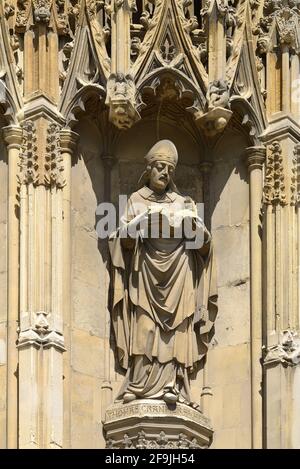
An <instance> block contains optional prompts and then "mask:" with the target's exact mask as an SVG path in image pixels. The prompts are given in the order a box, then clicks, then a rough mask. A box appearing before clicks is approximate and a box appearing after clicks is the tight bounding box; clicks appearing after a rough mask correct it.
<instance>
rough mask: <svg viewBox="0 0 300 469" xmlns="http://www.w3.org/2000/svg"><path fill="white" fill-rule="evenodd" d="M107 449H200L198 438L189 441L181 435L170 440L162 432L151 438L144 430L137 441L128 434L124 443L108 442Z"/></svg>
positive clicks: (110, 440)
mask: <svg viewBox="0 0 300 469" xmlns="http://www.w3.org/2000/svg"><path fill="white" fill-rule="evenodd" d="M107 448H108V449H113V448H123V449H200V448H204V446H200V445H199V444H198V442H197V439H196V438H192V439H189V438H188V437H187V436H186V435H185V434H184V433H180V434H179V435H178V436H177V437H176V438H172V439H171V438H169V437H168V436H167V435H166V434H165V432H163V431H162V432H160V433H159V435H158V436H157V437H155V436H154V435H153V436H152V437H149V436H147V435H146V433H145V432H144V431H143V430H142V431H141V432H139V433H138V435H137V439H136V440H132V439H131V438H130V437H129V436H128V435H127V434H125V435H124V438H123V441H122V442H121V443H119V444H116V442H115V441H114V440H112V439H109V440H108V441H107Z"/></svg>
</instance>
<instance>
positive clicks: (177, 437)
mask: <svg viewBox="0 0 300 469" xmlns="http://www.w3.org/2000/svg"><path fill="white" fill-rule="evenodd" d="M162 429H163V431H162ZM104 432H105V439H106V443H107V448H136V449H179V448H186V449H192V448H208V447H209V446H210V444H211V441H212V434H213V431H212V427H211V424H210V422H209V420H208V419H207V418H206V417H205V416H204V415H203V414H202V413H201V412H199V411H198V410H195V409H193V408H191V407H189V406H187V405H185V404H179V403H177V404H176V407H175V406H174V407H173V406H168V405H167V404H166V403H165V402H164V401H153V400H151V399H140V400H137V401H134V402H132V403H130V404H123V403H120V404H114V405H112V406H110V407H109V408H108V409H107V411H106V414H105V421H104Z"/></svg>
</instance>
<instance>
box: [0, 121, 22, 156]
mask: <svg viewBox="0 0 300 469" xmlns="http://www.w3.org/2000/svg"><path fill="white" fill-rule="evenodd" d="M2 133H3V138H4V141H5V143H6V145H7V148H8V150H10V149H12V148H16V149H18V150H19V149H20V148H21V145H22V140H23V132H22V128H21V127H18V126H17V125H9V126H8V127H3V129H2Z"/></svg>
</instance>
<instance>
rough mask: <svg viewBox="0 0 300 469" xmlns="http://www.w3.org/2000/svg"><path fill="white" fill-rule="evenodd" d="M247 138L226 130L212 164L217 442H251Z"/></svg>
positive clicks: (211, 364) (211, 362)
mask: <svg viewBox="0 0 300 469" xmlns="http://www.w3.org/2000/svg"><path fill="white" fill-rule="evenodd" d="M243 148H245V143H244V142H243V140H242V139H241V138H240V137H239V136H237V135H236V134H232V135H230V134H229V135H227V138H226V139H225V140H223V141H222V142H220V144H219V145H218V147H217V148H216V154H215V165H214V168H213V169H212V175H211V185H210V198H211V207H210V209H211V211H212V215H211V230H212V235H213V240H214V245H215V250H216V259H217V271H218V293H219V312H218V317H217V320H216V324H215V336H214V338H213V341H212V349H211V350H210V352H209V354H208V369H209V373H208V384H209V385H210V386H211V387H212V393H213V398H212V399H211V406H210V408H211V410H210V413H211V418H212V423H213V427H214V429H215V435H214V443H213V448H249V447H250V446H251V383H250V283H249V280H250V279H249V276H250V268H249V262H250V258H249V186H248V173H247V167H246V165H245V164H244V161H243Z"/></svg>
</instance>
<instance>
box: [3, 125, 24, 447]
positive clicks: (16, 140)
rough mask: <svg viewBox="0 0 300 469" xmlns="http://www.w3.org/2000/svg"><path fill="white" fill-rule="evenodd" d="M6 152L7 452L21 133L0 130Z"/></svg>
mask: <svg viewBox="0 0 300 469" xmlns="http://www.w3.org/2000/svg"><path fill="white" fill-rule="evenodd" d="M3 136H4V140H5V143H6V144H7V150H8V233H7V239H8V308H7V448H8V449H15V448H17V447H18V375H17V371H18V349H17V346H16V343H17V339H18V334H17V329H18V322H19V301H18V298H19V219H18V210H17V207H18V199H17V196H18V181H17V174H18V169H19V168H18V162H19V153H20V147H21V143H22V129H21V128H20V127H18V126H13V125H11V126H9V127H5V128H4V129H3Z"/></svg>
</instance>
